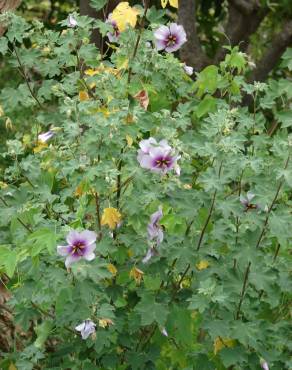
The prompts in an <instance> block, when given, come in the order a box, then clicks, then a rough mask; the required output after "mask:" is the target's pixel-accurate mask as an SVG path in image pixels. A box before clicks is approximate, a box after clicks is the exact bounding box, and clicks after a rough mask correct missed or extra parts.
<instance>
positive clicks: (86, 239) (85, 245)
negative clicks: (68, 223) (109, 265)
mask: <svg viewBox="0 0 292 370" xmlns="http://www.w3.org/2000/svg"><path fill="white" fill-rule="evenodd" d="M96 237H97V235H96V233H95V232H93V231H89V230H84V231H82V232H81V233H79V232H77V231H75V230H72V231H70V232H69V234H68V235H67V238H66V240H67V243H68V245H65V246H62V245H59V246H58V247H57V252H58V254H59V255H60V256H63V257H66V260H65V266H66V267H67V268H68V267H70V266H71V264H72V263H74V262H77V261H79V260H80V259H81V258H84V259H85V260H86V261H92V260H93V259H94V258H95V254H94V253H93V251H94V249H95V248H96V245H95V242H96Z"/></svg>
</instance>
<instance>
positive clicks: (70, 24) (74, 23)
mask: <svg viewBox="0 0 292 370" xmlns="http://www.w3.org/2000/svg"><path fill="white" fill-rule="evenodd" d="M67 23H68V27H71V28H74V27H76V26H78V23H77V21H76V19H75V18H74V17H73V15H71V14H70V15H69V16H68V18H67Z"/></svg>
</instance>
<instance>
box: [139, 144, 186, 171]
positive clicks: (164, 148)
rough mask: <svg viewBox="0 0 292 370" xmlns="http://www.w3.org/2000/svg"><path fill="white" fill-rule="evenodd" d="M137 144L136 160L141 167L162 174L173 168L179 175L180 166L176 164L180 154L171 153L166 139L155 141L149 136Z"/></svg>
mask: <svg viewBox="0 0 292 370" xmlns="http://www.w3.org/2000/svg"><path fill="white" fill-rule="evenodd" d="M139 146H140V149H139V150H138V156H137V160H138V162H139V163H140V166H141V167H142V168H146V169H149V170H151V171H153V172H158V173H162V174H165V173H167V172H168V171H170V170H172V169H174V170H175V171H176V174H177V175H180V167H179V166H178V164H177V160H178V159H179V158H180V156H177V155H175V154H174V153H173V149H172V148H171V146H169V145H168V143H167V141H166V140H161V141H160V142H159V143H157V141H156V140H155V139H154V138H152V137H150V138H149V139H148V140H142V141H140V143H139Z"/></svg>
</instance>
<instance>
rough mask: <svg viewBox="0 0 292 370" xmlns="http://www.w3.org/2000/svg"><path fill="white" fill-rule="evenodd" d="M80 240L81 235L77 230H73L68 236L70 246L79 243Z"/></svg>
mask: <svg viewBox="0 0 292 370" xmlns="http://www.w3.org/2000/svg"><path fill="white" fill-rule="evenodd" d="M79 239H80V234H79V232H78V231H76V230H71V231H70V232H69V234H68V235H67V238H66V240H67V243H68V244H70V245H74V243H75V242H76V241H79Z"/></svg>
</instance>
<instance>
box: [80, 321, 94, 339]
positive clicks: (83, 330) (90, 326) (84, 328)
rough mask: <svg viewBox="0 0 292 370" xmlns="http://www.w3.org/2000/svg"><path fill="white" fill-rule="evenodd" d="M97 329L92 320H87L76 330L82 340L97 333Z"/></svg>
mask: <svg viewBox="0 0 292 370" xmlns="http://www.w3.org/2000/svg"><path fill="white" fill-rule="evenodd" d="M95 327H96V325H95V323H94V322H93V321H91V320H90V319H87V320H85V321H83V322H82V323H81V324H79V325H77V326H76V328H75V330H77V331H80V334H81V337H82V339H87V338H88V337H89V336H90V335H91V334H93V333H95Z"/></svg>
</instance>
